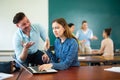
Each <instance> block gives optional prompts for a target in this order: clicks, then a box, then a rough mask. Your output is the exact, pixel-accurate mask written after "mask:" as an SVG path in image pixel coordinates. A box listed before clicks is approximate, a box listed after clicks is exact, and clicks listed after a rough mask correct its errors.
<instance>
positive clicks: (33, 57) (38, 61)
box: [16, 50, 44, 67]
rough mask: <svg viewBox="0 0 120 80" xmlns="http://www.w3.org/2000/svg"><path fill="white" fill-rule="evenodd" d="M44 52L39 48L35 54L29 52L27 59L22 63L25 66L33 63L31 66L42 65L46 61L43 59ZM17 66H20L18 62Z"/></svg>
mask: <svg viewBox="0 0 120 80" xmlns="http://www.w3.org/2000/svg"><path fill="white" fill-rule="evenodd" d="M43 54H44V53H43V52H42V51H40V50H38V51H37V52H36V53H34V54H28V56H27V59H26V60H25V62H23V63H21V64H23V65H25V66H29V64H31V66H34V65H42V64H43V63H44V62H43V61H42V56H43ZM16 66H17V67H19V65H18V64H16Z"/></svg>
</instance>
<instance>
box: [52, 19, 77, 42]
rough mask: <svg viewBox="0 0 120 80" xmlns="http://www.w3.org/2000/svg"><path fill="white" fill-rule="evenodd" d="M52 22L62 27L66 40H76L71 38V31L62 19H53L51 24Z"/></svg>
mask: <svg viewBox="0 0 120 80" xmlns="http://www.w3.org/2000/svg"><path fill="white" fill-rule="evenodd" d="M54 22H57V23H59V24H60V25H62V26H63V28H64V29H65V32H64V36H65V37H66V38H74V39H75V40H77V39H76V37H75V36H73V34H72V33H71V31H70V29H69V27H68V24H67V22H66V21H65V19H64V18H58V19H55V20H54V21H53V22H52V23H54Z"/></svg>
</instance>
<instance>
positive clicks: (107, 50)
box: [93, 28, 114, 56]
mask: <svg viewBox="0 0 120 80" xmlns="http://www.w3.org/2000/svg"><path fill="white" fill-rule="evenodd" d="M111 30H112V29H111V28H106V29H104V31H103V38H104V39H103V40H102V42H101V48H100V50H98V51H93V53H103V56H114V46H113V40H112V39H111V38H110V34H111Z"/></svg>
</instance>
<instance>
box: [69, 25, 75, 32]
mask: <svg viewBox="0 0 120 80" xmlns="http://www.w3.org/2000/svg"><path fill="white" fill-rule="evenodd" d="M74 29H75V26H74V25H73V26H72V27H71V28H70V31H71V32H72V33H73V32H74Z"/></svg>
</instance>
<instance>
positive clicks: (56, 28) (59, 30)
mask: <svg viewBox="0 0 120 80" xmlns="http://www.w3.org/2000/svg"><path fill="white" fill-rule="evenodd" d="M52 29H53V33H54V35H55V36H56V37H62V36H64V31H65V29H64V28H63V26H62V25H61V24H59V23H57V22H53V23H52Z"/></svg>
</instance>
